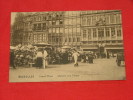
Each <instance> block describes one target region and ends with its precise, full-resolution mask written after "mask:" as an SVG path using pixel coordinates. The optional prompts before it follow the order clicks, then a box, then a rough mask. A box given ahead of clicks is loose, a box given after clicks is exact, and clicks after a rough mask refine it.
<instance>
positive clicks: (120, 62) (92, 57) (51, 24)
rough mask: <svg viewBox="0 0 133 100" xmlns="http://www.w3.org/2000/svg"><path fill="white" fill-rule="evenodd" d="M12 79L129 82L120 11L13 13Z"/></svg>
mask: <svg viewBox="0 0 133 100" xmlns="http://www.w3.org/2000/svg"><path fill="white" fill-rule="evenodd" d="M10 32H11V33H10V34H11V35H10V38H11V39H10V65H9V82H53V81H94V80H95V81H100V80H125V79H126V74H125V62H124V48H123V32H122V14H121V11H120V10H92V11H91V10H90V11H47V12H12V13H11V31H10Z"/></svg>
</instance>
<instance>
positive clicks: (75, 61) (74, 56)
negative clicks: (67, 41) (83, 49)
mask: <svg viewBox="0 0 133 100" xmlns="http://www.w3.org/2000/svg"><path fill="white" fill-rule="evenodd" d="M72 56H73V58H74V67H76V66H78V56H79V53H78V52H76V50H74V51H73V55H72Z"/></svg>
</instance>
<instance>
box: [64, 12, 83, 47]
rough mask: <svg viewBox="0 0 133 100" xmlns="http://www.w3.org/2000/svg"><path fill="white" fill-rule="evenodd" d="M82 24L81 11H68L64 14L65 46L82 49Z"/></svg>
mask: <svg viewBox="0 0 133 100" xmlns="http://www.w3.org/2000/svg"><path fill="white" fill-rule="evenodd" d="M80 24H81V19H80V11H66V12H65V13H64V35H63V40H64V41H63V45H67V46H71V47H77V48H80V46H81V42H80V40H81V30H80Z"/></svg>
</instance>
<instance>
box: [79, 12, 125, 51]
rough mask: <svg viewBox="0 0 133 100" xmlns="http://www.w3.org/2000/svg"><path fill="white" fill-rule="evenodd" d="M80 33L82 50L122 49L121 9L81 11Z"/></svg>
mask: <svg viewBox="0 0 133 100" xmlns="http://www.w3.org/2000/svg"><path fill="white" fill-rule="evenodd" d="M81 34H82V35H81V39H82V40H81V42H82V46H81V48H82V49H83V50H84V51H91V50H93V51H99V52H105V51H110V52H118V51H123V34H122V22H121V11H118V10H101V11H82V12H81Z"/></svg>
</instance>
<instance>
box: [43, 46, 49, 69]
mask: <svg viewBox="0 0 133 100" xmlns="http://www.w3.org/2000/svg"><path fill="white" fill-rule="evenodd" d="M47 56H48V53H47V51H46V50H45V49H44V51H43V68H44V69H45V68H46V66H47V65H48V62H47Z"/></svg>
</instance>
